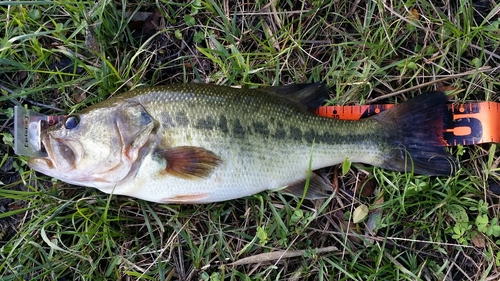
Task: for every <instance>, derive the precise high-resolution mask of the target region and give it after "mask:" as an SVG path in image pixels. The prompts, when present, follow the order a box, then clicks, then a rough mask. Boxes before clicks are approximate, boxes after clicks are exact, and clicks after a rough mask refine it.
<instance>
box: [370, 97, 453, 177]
mask: <svg viewBox="0 0 500 281" xmlns="http://www.w3.org/2000/svg"><path fill="white" fill-rule="evenodd" d="M446 101H447V98H446V95H445V94H444V93H443V92H427V93H425V94H422V95H420V96H417V97H415V98H413V99H411V100H409V101H407V102H404V103H401V104H398V105H396V106H394V107H392V108H391V109H389V110H387V111H384V112H382V113H380V114H378V115H375V116H373V117H371V118H374V119H376V120H377V121H378V122H380V123H381V124H382V125H383V127H384V128H385V136H386V139H387V140H389V143H391V146H392V147H387V148H386V149H384V150H386V151H384V152H385V153H386V155H387V156H386V158H385V160H384V163H383V164H382V165H381V167H383V168H386V169H390V170H396V171H406V172H410V171H414V172H415V173H417V174H425V175H435V176H439V175H451V174H452V173H453V172H454V171H455V169H456V162H455V159H454V158H453V157H452V156H451V155H450V154H449V153H448V152H447V151H446V148H445V147H444V146H445V145H446V143H445V141H444V139H443V132H444V130H445V124H446V122H447V119H448V118H451V115H449V114H447V112H448V111H447V108H446Z"/></svg>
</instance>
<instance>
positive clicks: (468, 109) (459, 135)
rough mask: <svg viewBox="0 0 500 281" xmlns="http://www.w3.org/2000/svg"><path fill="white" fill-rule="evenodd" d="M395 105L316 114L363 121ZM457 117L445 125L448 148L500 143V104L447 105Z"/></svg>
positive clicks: (329, 108)
mask: <svg viewBox="0 0 500 281" xmlns="http://www.w3.org/2000/svg"><path fill="white" fill-rule="evenodd" d="M393 106H394V104H370V105H348V106H339V105H332V106H320V107H319V108H318V109H317V110H316V111H315V113H316V114H318V115H320V116H324V117H328V118H335V119H342V120H359V119H362V118H366V117H369V116H372V115H375V114H377V113H380V112H382V111H384V110H387V109H389V108H391V107H393ZM447 107H448V112H447V113H448V114H450V115H451V116H452V117H453V118H450V121H449V122H448V123H447V124H445V127H446V129H445V130H444V131H443V138H444V140H445V141H446V143H447V145H448V146H456V145H471V144H479V143H488V142H500V103H498V102H486V101H485V102H470V103H465V104H447Z"/></svg>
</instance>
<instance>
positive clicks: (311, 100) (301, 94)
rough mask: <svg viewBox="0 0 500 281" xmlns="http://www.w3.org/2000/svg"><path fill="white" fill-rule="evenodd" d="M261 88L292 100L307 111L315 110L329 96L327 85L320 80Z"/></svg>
mask: <svg viewBox="0 0 500 281" xmlns="http://www.w3.org/2000/svg"><path fill="white" fill-rule="evenodd" d="M263 90H264V91H267V92H271V93H273V94H276V95H279V96H281V97H283V98H286V99H287V100H290V101H293V102H295V103H297V104H299V105H300V106H301V107H303V108H304V110H305V111H309V112H312V111H314V110H316V109H317V108H318V107H319V106H321V105H323V104H324V103H325V101H326V100H327V99H328V98H329V93H328V87H327V86H326V85H325V84H323V83H321V82H316V83H312V84H291V85H286V86H277V87H267V88H263Z"/></svg>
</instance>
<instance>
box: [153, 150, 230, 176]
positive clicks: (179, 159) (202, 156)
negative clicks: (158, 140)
mask: <svg viewBox="0 0 500 281" xmlns="http://www.w3.org/2000/svg"><path fill="white" fill-rule="evenodd" d="M157 154H158V155H160V156H161V157H163V158H165V160H166V161H167V167H166V168H165V171H164V173H165V174H169V175H174V176H177V177H181V178H185V179H197V178H206V177H208V176H210V175H211V174H212V172H213V171H214V170H215V169H216V168H217V167H218V166H219V165H220V164H221V163H222V159H220V157H219V156H217V155H216V154H215V153H213V152H212V151H210V150H208V149H205V148H202V147H196V146H177V147H172V148H168V149H165V150H161V151H157Z"/></svg>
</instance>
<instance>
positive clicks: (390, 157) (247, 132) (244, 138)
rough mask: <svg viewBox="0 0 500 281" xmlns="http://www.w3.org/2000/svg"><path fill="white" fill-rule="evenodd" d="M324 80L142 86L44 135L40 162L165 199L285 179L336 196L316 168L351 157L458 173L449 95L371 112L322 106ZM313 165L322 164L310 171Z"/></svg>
mask: <svg viewBox="0 0 500 281" xmlns="http://www.w3.org/2000/svg"><path fill="white" fill-rule="evenodd" d="M327 98H328V89H327V87H326V86H325V85H323V84H321V83H315V84H304V85H289V86H284V87H270V88H262V89H236V88H230V87H224V86H215V85H206V84H179V85H170V86H162V87H153V88H145V89H137V90H132V91H129V92H127V93H124V94H122V95H119V96H116V97H113V98H110V99H108V100H105V101H103V102H101V103H98V104H95V105H93V106H90V107H88V108H86V109H85V110H83V111H81V112H79V113H76V114H72V115H69V116H68V117H67V118H66V119H65V120H63V122H61V123H59V124H57V125H55V126H52V127H50V128H48V129H45V130H44V131H42V133H41V140H42V143H43V146H44V147H45V149H46V151H47V155H48V156H47V157H35V158H31V159H30V160H29V166H30V167H32V168H33V169H34V170H36V171H39V172H41V173H44V174H46V175H49V176H51V177H54V178H57V179H60V180H62V181H64V182H67V183H70V184H75V185H80V186H87V187H94V188H97V189H99V190H101V191H103V192H106V193H112V194H121V195H128V196H132V197H137V198H141V199H144V200H148V201H153V202H159V203H191V204H192V203H208V202H217V201H223V200H229V199H234V198H239V197H244V196H249V195H252V194H255V193H258V192H261V191H264V190H268V189H276V188H280V187H285V189H284V190H285V191H287V192H290V193H293V194H296V195H299V196H302V194H303V191H304V186H305V182H306V178H308V177H309V180H310V184H309V186H308V190H307V194H306V196H307V197H308V198H318V197H324V196H328V194H329V193H328V190H329V189H330V187H329V183H328V182H327V181H326V180H325V179H323V177H321V176H319V175H317V174H315V173H311V172H310V171H311V169H312V170H316V169H319V168H322V167H326V166H331V165H334V164H338V163H342V162H343V161H345V160H346V159H349V160H350V161H352V162H361V163H366V164H370V165H374V166H378V167H382V168H385V169H390V170H396V171H403V172H405V171H406V172H409V171H414V172H415V173H418V174H428V175H450V174H451V173H452V172H453V169H454V166H455V163H454V160H453V158H452V157H451V156H450V155H449V154H448V153H447V152H446V150H445V148H444V147H443V146H444V144H445V142H444V139H443V137H442V132H443V128H444V118H445V117H444V116H445V111H446V106H445V103H446V100H447V99H446V96H445V94H444V93H442V92H429V93H426V94H423V95H420V96H417V97H416V98H414V99H412V100H409V101H407V102H404V103H401V104H399V105H396V106H394V107H393V108H391V109H389V110H387V111H385V112H382V113H381V114H379V115H375V116H373V117H370V118H367V119H363V120H361V121H343V120H336V119H329V118H324V117H319V116H316V115H314V114H313V113H311V111H312V110H314V109H316V108H317V107H318V106H319V105H321V104H322V103H323V102H324V101H325V99H327ZM310 168H311V169H310Z"/></svg>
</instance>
